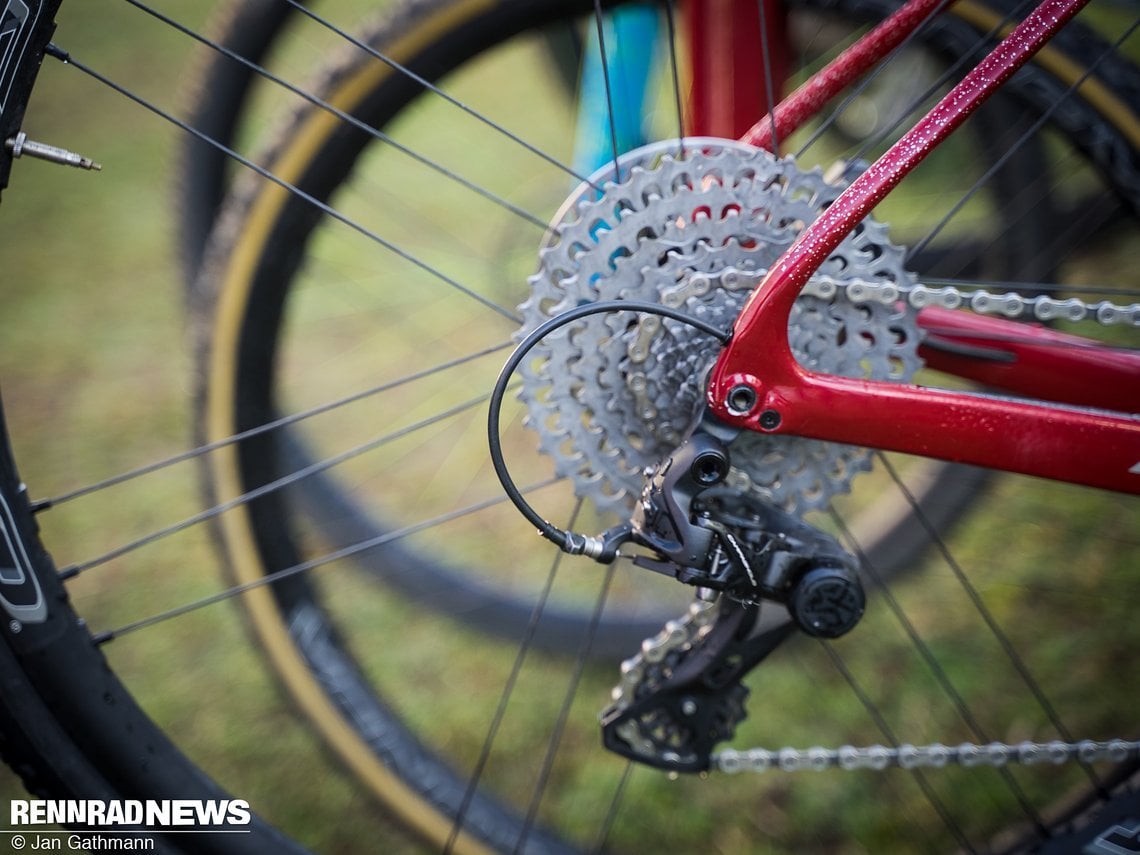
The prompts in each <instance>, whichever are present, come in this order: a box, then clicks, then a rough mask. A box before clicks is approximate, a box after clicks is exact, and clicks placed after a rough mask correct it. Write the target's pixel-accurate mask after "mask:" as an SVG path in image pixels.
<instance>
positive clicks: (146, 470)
mask: <svg viewBox="0 0 1140 855" xmlns="http://www.w3.org/2000/svg"><path fill="white" fill-rule="evenodd" d="M508 347H510V342H503V343H502V344H496V345H491V346H490V347H486V348H484V349H483V350H480V351H477V352H475V353H471V354H469V355H467V356H461V357H459V358H457V359H453V360H450V361H448V362H444V363H442V364H440V365H436V366H432V367H430V368H424V369H422V370H419V371H414V372H412V373H411V374H408V375H406V376H404V377H400V378H398V379H396V380H390V381H387V382H385V383H380V384H378V385H376V386H373V387H371V388H369V389H362V390H360V391H358V392H353V393H352V394H349V395H345V396H343V397H341V398H337V399H336V400H333V401H328V402H326V403H323V404H318V405H316V406H313V407H310V408H308V409H305V410H302V411H300V412H296V413H291V414H290V415H287V416H281V417H280V418H276V419H273V420H272V421H268V422H265V423H264V424H261V425H258V426H257V427H252V428H249V429H248V430H244V431H241V432H240V433H236V434H233V435H232V436H228V437H225V438H224V439H219V440H215V441H213V442H209V443H206V444H204V445H200V446H197V447H196V448H191V449H188V450H186V451H182V452H179V453H178V454H173V455H171V456H169V457H165V458H163V459H162V460H156V461H154V462H153V463H148V464H146V465H144V466H139V467H136V468H134V469H130V470H127V471H126V472H121V473H120V474H118V475H115V476H113V477H111V478H105V479H103V480H101V481H98V482H95V483H93V484H89V485H86V486H84V487H77V488H75V489H72V490H69V491H67V492H66V493H60V494H58V495H55V496H52V497H50V498H48V499H41V500H37V501H36V503H35V508H36V510H37V511H40V510H48V509H50V508H54V507H58V506H59V505H63V504H66V503H67V502H70V501H73V500H75V499H80V498H83V497H85V496H90V495H92V494H94V493H99V492H101V491H103V490H108V489H110V488H112V487H117V486H119V485H120V484H125V483H127V482H128V481H133V480H135V479H136V478H141V477H143V476H145V475H150V474H153V473H155V472H159V471H161V470H163V469H166V468H168V467H170V466H175V465H177V464H179V463H185V462H187V461H189V460H193V459H195V458H198V457H202V456H203V455H206V454H210V453H211V452H214V451H220V450H221V449H223V448H227V447H229V446H231V445H234V444H235V443H239V442H242V441H244V440H247V439H253V438H255V437H258V436H262V435H264V434H268V433H272V432H273V431H276V430H280V429H281V428H285V427H289V426H290V425H295V424H298V423H299V422H303V421H305V420H306V419H311V418H313V417H315V416H321V415H325V414H326V413H330V412H333V411H334V410H338V409H340V408H342V407H347V406H349V405H351V404H355V403H357V402H359V401H363V400H365V399H367V398H371V397H373V396H375V395H380V394H383V393H384V392H390V391H392V390H394V389H397V388H399V387H401V386H404V385H407V384H409V383H414V382H416V381H418V380H424V379H427V378H428V377H432V376H434V375H436V374H439V373H441V372H444V371H448V370H450V369H453V368H457V367H459V366H461V365H466V364H467V363H469V362H473V361H475V360H477V359H481V358H483V357H485V356H490V355H492V354H496V353H501V352H502V351H503V350H505V349H506V348H508Z"/></svg>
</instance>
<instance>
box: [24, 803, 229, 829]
mask: <svg viewBox="0 0 1140 855" xmlns="http://www.w3.org/2000/svg"><path fill="white" fill-rule="evenodd" d="M8 819H9V822H10V823H11V825H12V826H13V827H15V826H22V825H67V826H72V827H77V826H83V827H88V828H94V827H114V826H133V827H136V828H137V827H143V828H217V827H219V826H235V825H249V822H250V810H249V802H246V801H243V800H241V799H208V800H200V799H147V800H136V799H119V800H112V801H97V800H93V799H13V800H12V802H11V806H10V808H9V812H8Z"/></svg>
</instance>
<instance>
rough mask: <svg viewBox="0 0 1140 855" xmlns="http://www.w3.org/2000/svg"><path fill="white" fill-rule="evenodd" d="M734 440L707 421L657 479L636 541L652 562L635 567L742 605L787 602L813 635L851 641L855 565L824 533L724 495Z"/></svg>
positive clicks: (737, 495)
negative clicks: (845, 636)
mask: <svg viewBox="0 0 1140 855" xmlns="http://www.w3.org/2000/svg"><path fill="white" fill-rule="evenodd" d="M718 434H719V435H718ZM730 438H731V434H729V433H727V432H726V429H724V428H722V427H721V426H720V425H710V424H709V423H708V421H707V420H706V421H705V422H702V423H701V425H700V426H699V427H698V428H697V429H696V430H695V431H694V432H693V433H692V434H691V435H690V436H689V438H688V439H687V440H686V441H685V442H684V443H683V444H682V445H681V446H680V447H679V448H678V449H677V450H676V451H675V452H673V454H671V455H670V456H669V457H667V458H665V459H664V460H662V461H661V462H660V463H659V464H658V465H657V466H656V467H655V468H654V469H653V470H652V471H651V472H650V474H649V475H648V478H647V480H646V484H645V488H644V490H643V491H642V494H641V498H640V500H639V502H638V504H637V507H636V508H635V510H634V513H633V517H632V519H631V527H632V532H631V539H632V540H633V541H634V542H636V543H638V544H640V545H642V546H645V547H647V548H648V549H650V550H651V551H652V552H653V553H655V557H649V556H639V557H637V558H635V559H634V561H635V563H636V564H638V565H639V566H641V567H645V568H647V569H650V570H654V571H656V572H658V573H664V574H666V575H671V576H674V577H676V578H677V579H679V580H680V581H682V582H685V583H687V584H689V585H693V586H696V587H698V588H704V589H709V590H713V591H719V592H722V593H724V594H725V595H727V596H728V597H730V598H732V599H733V600H736V601H738V602H741V603H757V604H758V603H760V602H762V601H774V602H777V603H780V604H781V605H783V606H785V607H786V608H787V610H788V612H789V614H790V615H791V617H792V619H793V620H794V621H795V623H796V625H798V626H799V628H800V629H802V630H803V631H804V632H806V633H808V634H809V635H813V636H819V637H823V638H837V637H839V636H841V635H843V634H845V633H847V632H849V631H850V630H851V629H852V628H853V627H854V626H855V624H856V623H858V621H859V619H860V618H861V617H862V615H863V608H864V604H865V596H864V593H863V587H862V584H861V583H860V581H859V574H858V573H857V571H856V567H857V562H856V560H855V558H854V557H853V556H852V555H850V554H849V553H848V552H847V551H846V550H845V549H843V547H842V546H841V545H840V544H839V542H838V541H837V540H836V539H835V538H833V537H831V536H830V535H828V534H826V533H825V532H822V531H820V530H818V529H816V528H814V527H812V526H810V525H808V524H807V523H805V522H803V521H802V520H800V519H798V518H797V517H794V516H792V515H791V514H789V513H787V512H785V511H783V510H781V509H780V508H777V507H776V506H774V505H772V504H770V503H767V502H765V501H763V500H762V499H760V498H758V497H756V496H754V495H752V494H747V493H743V492H741V491H739V490H735V489H733V488H732V487H730V486H727V485H726V484H725V479H726V478H727V476H728V473H729V468H730V457H729V452H728V447H727V441H728V440H730Z"/></svg>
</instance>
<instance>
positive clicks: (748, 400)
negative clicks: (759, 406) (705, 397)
mask: <svg viewBox="0 0 1140 855" xmlns="http://www.w3.org/2000/svg"><path fill="white" fill-rule="evenodd" d="M724 403H725V406H727V407H728V411H729V412H730V413H732V414H733V415H734V416H746V415H748V414H749V413H750V412H752V408H753V407H755V406H756V390H755V389H753V388H752V387H751V386H749V385H747V384H746V383H739V384H737V385H736V386H733V387H732V388H731V389H729V390H728V395H727V396H726V397H725V399H724Z"/></svg>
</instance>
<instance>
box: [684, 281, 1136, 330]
mask: <svg viewBox="0 0 1140 855" xmlns="http://www.w3.org/2000/svg"><path fill="white" fill-rule="evenodd" d="M765 273H766V271H761V272H756V271H744V270H735V269H731V268H730V269H726V270H723V271H721V272H720V273H718V274H716V275H715V276H713V277H704V278H711V279H712V280H713V281H712V282H711V283H710V282H706V281H704V278H702V279H701V280H700V281H698V282H697V283H695V284H693V285H690V286H688V287H690V288H693V289H695V290H700V291H704V290H707V289H708V288H709V287H710V284H711V285H712V286H713V287H715V285H716V284H717V283H716V281H715V280H716V279H718V278H721V277H725V278H726V279H727V281H730V282H732V283H733V287H740V286H739V285H738V284H737V283H739V282H742V281H743V282H745V283H746V285H745V287H748V288H754V287H755V286H756V285H758V284H759V283H760V281H761V280H762V279H763V277H764V275H765ZM801 293H802V294H804V295H806V296H811V297H819V298H820V299H824V300H830V299H834V298H835V297H836V296H838V295H840V294H842V295H843V296H845V297H846V299H847V300H848V301H849V302H851V303H854V304H860V303H882V304H884V305H894V304H896V303H898V302H900V301H902V302H905V303H906V304H907V305H908V306H910V307H911V308H912V309H925V308H927V307H937V308H943V309H963V308H966V309H970V310H971V311H973V312H974V313H975V314H979V315H993V316H1000V317H1004V318H1008V319H1011V320H1021V319H1031V320H1038V321H1055V320H1064V321H1074V322H1075V321H1085V320H1091V321H1096V322H1097V323H1099V324H1101V325H1103V326H1114V325H1124V326H1133V327H1140V303H1130V304H1128V305H1119V304H1117V303H1113V302H1111V301H1109V300H1099V301H1096V302H1085V301H1083V300H1080V299H1078V298H1076V297H1070V298H1066V299H1064V300H1058V299H1055V298H1053V297H1048V296H1044V295H1038V296H1027V295H1024V294H1018V293H1016V292H1013V291H1010V292H1006V293H1004V294H995V293H993V292H992V291H987V290H986V289H984V288H979V289H976V290H972V291H969V292H964V291H962V290H961V289H959V288H955V287H953V286H944V287H939V288H932V287H930V286H927V285H922V284H916V285H896V284H895V283H892V282H871V281H860V280H843V281H841V280H838V279H834V278H832V277H829V276H817V277H815V278H813V279H812V280H811V281H810V282H808V284H807V285H805V286H804V289H803V291H802V292H801ZM686 296H687V294H686V289H685V288H678V289H675V290H674V291H673V292H670V293H667V294H666V295H665V297H664V299H663V300H662V302H664V303H665V304H666V305H680V304H682V303H683V302H684V300H685V297H686Z"/></svg>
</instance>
